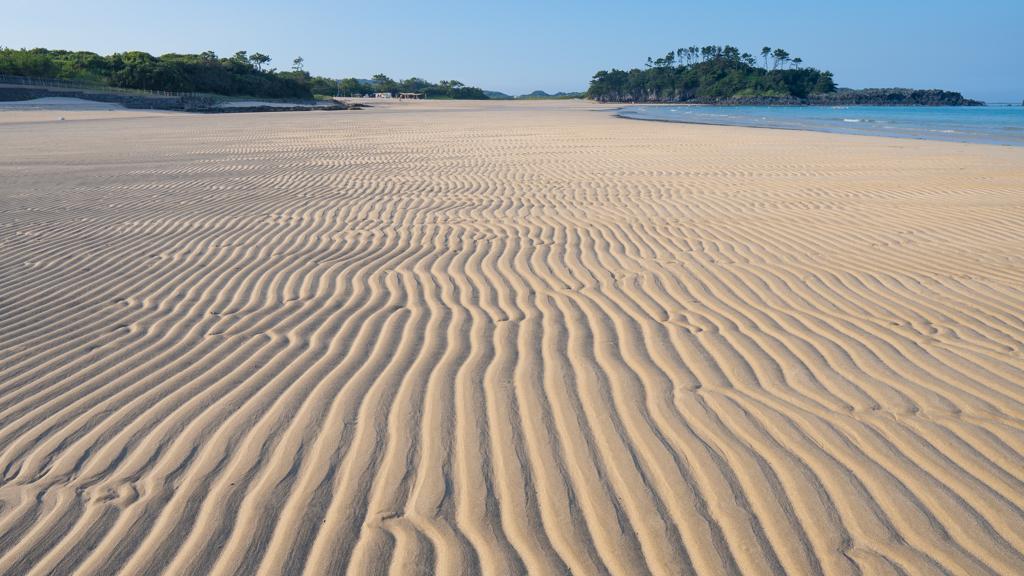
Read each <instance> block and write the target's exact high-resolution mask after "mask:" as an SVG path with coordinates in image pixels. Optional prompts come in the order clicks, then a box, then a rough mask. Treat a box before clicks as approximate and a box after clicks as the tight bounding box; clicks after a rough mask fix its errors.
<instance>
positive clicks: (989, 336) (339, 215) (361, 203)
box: [0, 102, 1024, 576]
mask: <svg viewBox="0 0 1024 576" xmlns="http://www.w3.org/2000/svg"><path fill="white" fill-rule="evenodd" d="M598 108H600V107H599V106H597V105H588V104H582V103H571V102H553V103H552V102H539V103H490V104H464V103H424V102H417V103H396V104H390V105H384V106H382V107H377V108H374V109H372V110H365V111H359V112H330V113H327V112H325V113H319V112H316V113H277V114H236V115H225V116H199V115H196V116H192V115H180V114H159V115H143V116H141V117H133V116H130V115H128V116H126V115H123V114H120V115H119V114H118V113H116V112H91V113H90V114H89V115H88V116H84V117H80V119H76V118H79V117H70V119H69V120H68V121H64V122H56V121H51V119H50V118H49V117H50V116H53V114H52V113H49V112H48V113H45V114H42V115H41V114H40V113H38V112H29V113H26V114H35V116H31V117H26V119H25V121H24V122H17V121H12V120H11V118H12V117H11V116H7V118H6V120H5V122H6V124H4V125H3V126H0V573H2V574H17V575H22V574H32V575H35V574H40V575H42V574H69V573H75V574H97V575H108V574H118V573H119V574H168V575H175V576H176V575H186V574H207V573H213V574H298V573H308V574H342V573H348V574H353V575H361V574H371V573H386V572H390V573H393V574H415V573H436V574H444V575H448V574H462V573H484V574H495V575H504V574H518V573H525V572H530V573H533V574H562V573H568V572H572V573H575V574H606V573H608V574H624V575H633V574H646V573H652V574H672V575H675V574H701V575H711V574H723V575H724V574H737V573H743V574H751V575H763V574H782V573H788V574H819V573H823V574H866V575H876V574H942V573H947V572H949V573H954V574H965V575H981V574H1008V575H1009V574H1021V573H1024V457H1022V454H1024V318H1022V317H1024V149H1012V148H998V147H988V146H979V145H961V144H948V143H936V142H915V141H906V140H886V139H880V138H867V137H856V136H837V135H829V134H814V133H801V132H787V131H772V130H758V129H747V128H729V127H715V126H688V125H678V124H660V123H651V122H636V121H630V120H624V119H619V118H615V117H613V116H611V115H610V114H609V112H608V111H607V110H597V109H598ZM6 114H18V113H17V112H7V113H6Z"/></svg>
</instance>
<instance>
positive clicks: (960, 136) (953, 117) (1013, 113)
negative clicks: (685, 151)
mask: <svg viewBox="0 0 1024 576" xmlns="http://www.w3.org/2000/svg"><path fill="white" fill-rule="evenodd" d="M619 115H620V116H623V117H625V118H637V119H641V120H662V121H668V122H688V123H695V124H723V125H728V126H756V127H762V128H786V129H792V130H816V131H820V132H839V133H843V134H863V135H870V136H892V137H897V138H918V139H927V140H947V141H952V142H977V143H983V144H1003V145H1009V146H1024V107H1021V106H1012V107H1011V106H985V107H960V106H935V107H924V106H921V107H909V106H836V107H828V106H628V107H626V108H623V109H622V110H620V111H619Z"/></svg>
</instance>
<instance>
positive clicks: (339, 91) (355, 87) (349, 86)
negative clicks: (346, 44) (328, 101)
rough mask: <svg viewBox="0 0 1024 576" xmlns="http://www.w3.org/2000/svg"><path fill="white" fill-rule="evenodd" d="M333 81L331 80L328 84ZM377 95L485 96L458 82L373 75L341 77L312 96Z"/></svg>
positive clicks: (314, 88) (473, 88) (471, 97)
mask: <svg viewBox="0 0 1024 576" xmlns="http://www.w3.org/2000/svg"><path fill="white" fill-rule="evenodd" d="M332 82H333V81H332ZM378 92H388V93H390V94H391V95H393V96H397V95H398V94H399V93H402V92H417V93H421V94H423V95H424V96H425V97H426V98H451V99H456V100H487V99H488V96H487V94H485V93H484V91H483V90H481V89H480V88H476V87H474V86H466V85H465V84H463V83H462V82H459V81H458V80H441V81H440V82H437V83H436V84H435V83H433V82H428V81H426V80H424V79H422V78H416V77H413V78H408V79H406V80H392V79H391V78H388V77H387V76H385V75H384V74H377V75H375V76H374V77H373V79H371V80H359V79H357V78H345V79H343V80H338V81H337V82H336V83H334V84H330V85H327V84H325V85H323V86H314V87H313V93H314V94H322V95H325V96H335V95H337V96H365V95H368V94H375V93H378Z"/></svg>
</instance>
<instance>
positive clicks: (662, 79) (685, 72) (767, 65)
mask: <svg viewBox="0 0 1024 576" xmlns="http://www.w3.org/2000/svg"><path fill="white" fill-rule="evenodd" d="M759 56H760V58H758V57H757V56H755V55H754V54H751V53H749V52H741V51H740V50H739V49H738V48H736V47H735V46H730V45H725V46H714V45H712V46H688V47H685V48H679V49H676V50H673V51H670V52H668V53H666V54H665V55H664V56H662V57H659V58H650V57H648V58H647V62H646V64H645V66H644V69H639V68H633V69H631V70H628V71H626V70H618V69H612V70H611V71H606V70H600V71H598V72H597V73H596V74H594V77H593V78H592V79H591V81H590V87H589V89H588V90H587V96H588V97H590V98H594V99H596V100H603V101H620V102H629V101H673V102H685V101H689V100H695V101H717V100H723V99H729V98H807V97H808V96H810V95H812V94H823V93H827V92H833V91H835V89H836V85H835V82H834V80H833V77H832V73H831V72H828V71H821V70H817V69H815V68H805V67H804V66H803V59H802V58H799V57H793V56H791V55H790V53H789V52H788V51H786V50H784V49H782V48H774V49H773V48H771V47H769V46H765V47H763V48H762V49H761V51H760V54H759ZM759 63H763V66H759Z"/></svg>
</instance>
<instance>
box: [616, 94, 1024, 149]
mask: <svg viewBox="0 0 1024 576" xmlns="http://www.w3.org/2000/svg"><path fill="white" fill-rule="evenodd" d="M647 106H652V107H659V108H677V107H681V106H690V107H697V108H726V109H727V108H731V107H732V106H720V105H717V104H667V103H660V102H659V103H652V104H629V105H625V106H620V107H618V108H615V109H614V110H615V112H614V116H616V117H617V118H622V119H625V120H640V121H644V122H663V123H667V124H690V125H698V126H729V127H734V128H755V129H759V130H789V131H796V132H814V133H819V134H836V135H843V136H867V137H875V138H887V139H898V140H912V141H921V142H946V143H951V144H972V145H982V146H999V147H1010V148H1020V147H1024V141H1021V142H1001V141H998V140H996V141H983V140H981V139H973V140H972V139H969V138H966V137H965V138H962V139H958V138H955V137H940V136H932V137H929V136H927V135H912V134H894V133H886V132H884V131H873V132H871V131H866V130H861V131H857V130H853V129H852V128H851V129H847V130H843V129H840V128H829V127H814V126H806V127H800V126H777V125H776V126H769V125H757V124H743V123H730V122H724V121H723V122H715V121H711V120H707V121H703V120H699V119H698V120H693V119H686V120H683V119H679V120H675V119H669V118H650V117H646V118H645V117H641V116H631V115H628V114H624V113H623V112H628V111H629V109H631V108H637V107H647ZM745 107H749V108H816V109H848V108H851V107H854V108H868V109H870V108H889V107H885V106H875V105H861V106H842V107H835V106H817V105H809V106H808V105H792V106H755V105H745ZM892 108H898V109H906V108H921V109H934V108H936V107H930V106H920V107H911V106H894V107H892ZM948 108H955V109H971V108H975V107H961V106H950V107H948Z"/></svg>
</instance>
